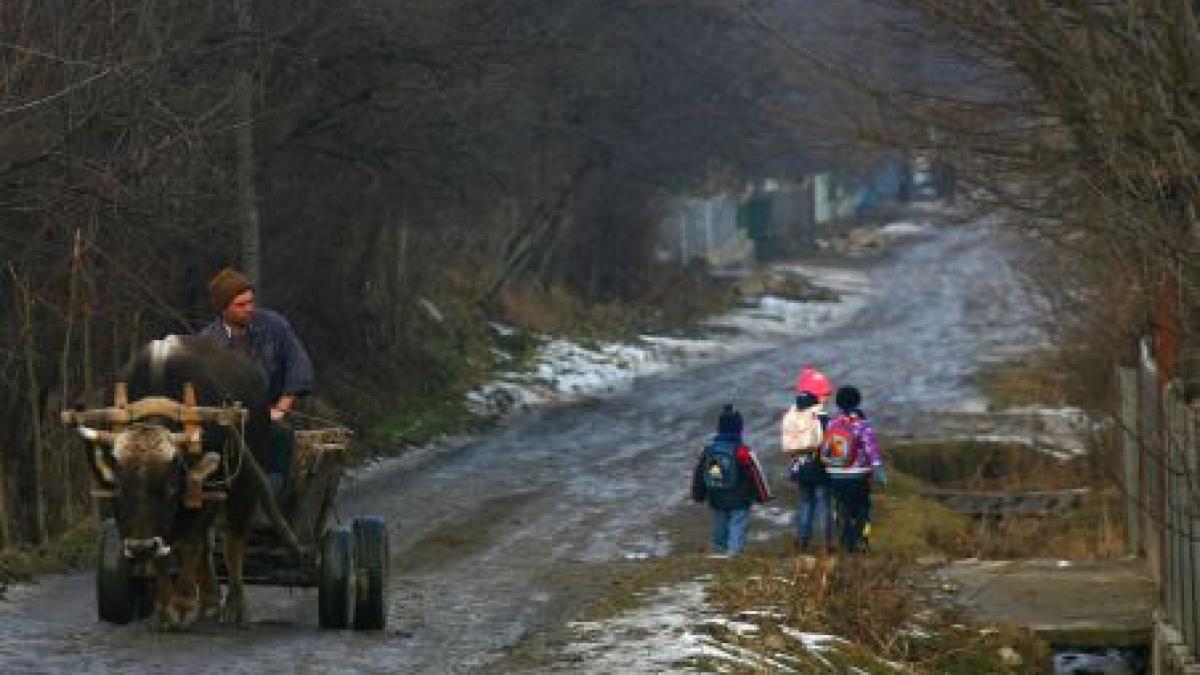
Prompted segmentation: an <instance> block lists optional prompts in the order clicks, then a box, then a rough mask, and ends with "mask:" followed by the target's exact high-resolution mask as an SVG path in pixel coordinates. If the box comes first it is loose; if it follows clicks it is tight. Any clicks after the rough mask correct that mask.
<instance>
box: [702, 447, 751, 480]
mask: <svg viewBox="0 0 1200 675" xmlns="http://www.w3.org/2000/svg"><path fill="white" fill-rule="evenodd" d="M737 451H738V445H737V443H734V442H732V441H726V440H719V439H718V440H714V441H713V442H712V443H709V444H708V445H706V446H704V463H703V465H702V467H701V469H702V471H703V472H704V489H705V490H707V491H709V492H733V491H735V490H738V489H740V488H741V487H742V480H743V478H742V472H741V470H740V469H739V467H738V465H737Z"/></svg>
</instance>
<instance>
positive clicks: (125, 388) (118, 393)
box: [111, 382, 129, 433]
mask: <svg viewBox="0 0 1200 675" xmlns="http://www.w3.org/2000/svg"><path fill="white" fill-rule="evenodd" d="M128 405H129V385H127V384H126V383H124V382H118V383H117V384H116V385H115V386H114V387H113V407H114V408H116V409H117V410H124V409H125V408H126V407H127V406H128ZM111 429H112V431H113V433H119V432H121V431H124V430H125V423H124V422H113V424H112V427H111Z"/></svg>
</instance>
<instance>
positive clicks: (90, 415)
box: [60, 385, 248, 431]
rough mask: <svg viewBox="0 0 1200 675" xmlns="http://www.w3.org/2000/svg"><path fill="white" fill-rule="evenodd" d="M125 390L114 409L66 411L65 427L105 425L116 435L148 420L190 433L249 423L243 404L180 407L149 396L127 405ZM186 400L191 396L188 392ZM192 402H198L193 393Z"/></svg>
mask: <svg viewBox="0 0 1200 675" xmlns="http://www.w3.org/2000/svg"><path fill="white" fill-rule="evenodd" d="M125 391H126V390H125V388H124V387H123V386H121V385H118V388H117V397H116V403H117V405H115V406H113V407H111V408H89V409H87V410H64V411H62V414H61V415H60V419H61V420H62V423H63V424H82V425H105V426H107V427H108V428H109V429H111V430H113V431H120V430H122V429H124V427H125V425H127V424H129V423H131V422H137V421H138V420H141V419H145V418H147V417H165V418H167V419H169V420H172V421H174V422H179V423H180V424H183V425H184V428H185V429H187V428H188V425H189V424H190V425H192V428H197V429H198V428H199V425H200V424H203V423H212V424H219V425H221V426H223V427H234V426H239V425H241V424H243V423H244V422H245V421H246V417H247V414H248V413H247V411H246V409H245V408H243V407H242V406H241V405H239V404H233V405H227V406H221V407H212V406H198V405H188V404H186V403H180V402H178V401H176V400H174V399H170V398H167V397H165V396H147V397H146V398H141V399H138V400H136V401H134V402H133V403H126V402H125V401H124V392H125ZM184 395H185V396H187V393H186V391H185V393H184ZM192 400H193V401H195V392H194V390H193V393H192Z"/></svg>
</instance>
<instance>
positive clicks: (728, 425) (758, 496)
mask: <svg viewBox="0 0 1200 675" xmlns="http://www.w3.org/2000/svg"><path fill="white" fill-rule="evenodd" d="M742 427H743V423H742V415H741V413H739V412H737V411H736V410H734V408H733V405H732V404H726V405H725V406H724V409H723V410H722V412H721V417H720V419H719V420H718V421H717V435H716V436H714V437H713V438H712V440H711V441H709V443H708V444H707V445H705V446H704V449H703V450H701V451H700V458H699V460H698V461H697V462H696V468H695V470H693V471H692V499H693V500H694V501H696V502H705V501H707V502H708V506H709V508H710V509H711V510H712V534H711V537H712V551H713V554H714V555H716V556H720V557H734V556H737V555H740V554H741V553H742V551H743V550H744V549H745V547H746V532H747V530H748V528H749V523H750V505H751V504H754V503H759V504H761V503H763V502H766V501H767V500H769V499H770V498H771V488H770V486H769V485H767V481H766V477H765V476H766V474H764V473H763V471H762V467H761V465H759V463H758V457H757V456H756V455H755V454H754V452H753V451H752V450H751V449H750V447H749V446H747V445H746V444H745V443H744V442H743V441H742Z"/></svg>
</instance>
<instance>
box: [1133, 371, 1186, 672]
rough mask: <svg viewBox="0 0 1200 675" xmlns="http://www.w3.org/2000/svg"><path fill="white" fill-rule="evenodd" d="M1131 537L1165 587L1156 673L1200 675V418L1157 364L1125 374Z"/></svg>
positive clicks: (1157, 631)
mask: <svg viewBox="0 0 1200 675" xmlns="http://www.w3.org/2000/svg"><path fill="white" fill-rule="evenodd" d="M1117 376H1118V383H1119V386H1120V394H1121V410H1120V414H1119V415H1118V421H1119V424H1120V429H1121V433H1122V441H1123V442H1122V446H1123V455H1124V466H1123V467H1122V469H1123V481H1122V482H1123V485H1124V491H1125V496H1126V500H1125V504H1126V512H1125V518H1126V530H1127V532H1128V537H1129V549H1130V551H1129V552H1130V553H1131V554H1132V555H1138V556H1145V558H1146V561H1147V564H1148V566H1149V568H1150V571H1151V573H1152V574H1153V575H1154V577H1155V579H1156V580H1157V581H1158V582H1159V587H1160V589H1161V590H1160V599H1159V608H1158V611H1157V612H1156V615H1155V630H1154V668H1153V672H1154V673H1186V674H1188V675H1191V674H1192V673H1200V444H1198V442H1197V438H1198V436H1197V431H1198V426H1197V424H1198V422H1200V414H1197V411H1196V410H1193V409H1192V408H1191V407H1190V406H1189V405H1188V404H1187V402H1186V401H1185V400H1184V398H1183V396H1182V395H1181V394H1180V392H1179V387H1178V383H1176V382H1169V383H1163V382H1160V378H1159V376H1158V373H1157V372H1156V371H1155V369H1154V365H1153V363H1152V362H1151V361H1150V359H1149V358H1144V359H1143V362H1142V364H1141V366H1140V367H1137V368H1121V369H1119V370H1118V372H1117Z"/></svg>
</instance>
